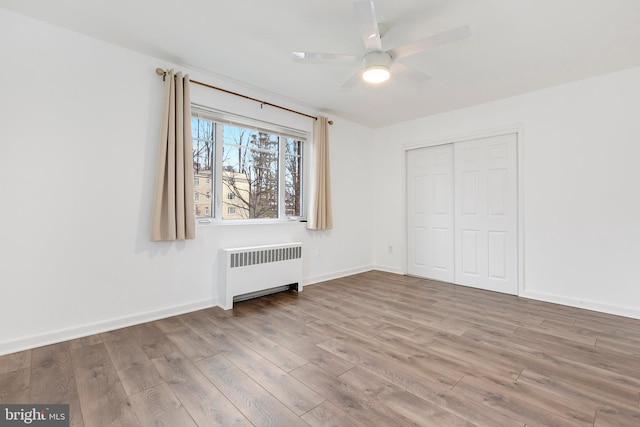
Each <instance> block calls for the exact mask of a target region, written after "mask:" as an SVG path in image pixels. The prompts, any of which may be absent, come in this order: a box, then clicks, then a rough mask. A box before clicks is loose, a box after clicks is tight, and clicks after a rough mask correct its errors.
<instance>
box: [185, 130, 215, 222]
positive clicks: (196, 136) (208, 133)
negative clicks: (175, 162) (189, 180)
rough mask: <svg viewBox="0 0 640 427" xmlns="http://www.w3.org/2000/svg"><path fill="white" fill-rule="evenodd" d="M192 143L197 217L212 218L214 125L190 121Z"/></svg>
mask: <svg viewBox="0 0 640 427" xmlns="http://www.w3.org/2000/svg"><path fill="white" fill-rule="evenodd" d="M191 135H192V142H193V175H194V178H195V179H194V190H195V209H196V216H197V217H205V216H206V217H211V216H213V204H212V202H213V200H214V198H213V197H212V195H213V186H212V184H211V182H212V181H213V180H212V179H211V178H212V176H213V165H214V160H213V154H214V141H215V124H214V123H213V122H211V121H209V120H203V119H198V118H195V117H194V118H192V119H191Z"/></svg>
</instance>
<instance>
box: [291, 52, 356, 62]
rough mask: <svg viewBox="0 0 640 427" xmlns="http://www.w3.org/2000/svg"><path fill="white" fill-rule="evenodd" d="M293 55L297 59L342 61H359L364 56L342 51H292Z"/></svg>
mask: <svg viewBox="0 0 640 427" xmlns="http://www.w3.org/2000/svg"><path fill="white" fill-rule="evenodd" d="M291 57H292V58H293V59H294V60H296V61H340V62H358V61H361V60H362V57H360V56H358V55H348V54H342V53H318V52H291Z"/></svg>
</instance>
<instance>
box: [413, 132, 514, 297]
mask: <svg viewBox="0 0 640 427" xmlns="http://www.w3.org/2000/svg"><path fill="white" fill-rule="evenodd" d="M516 138H517V136H516V134H507V135H500V136H494V137H488V138H480V139H475V140H469V141H462V142H456V143H453V144H446V145H440V146H435V147H427V148H420V149H417V150H410V151H408V152H407V165H408V167H407V190H408V192H407V214H408V215H407V223H408V228H407V232H408V236H407V237H408V243H409V245H408V255H409V258H408V273H409V274H411V275H415V276H420V277H425V278H430V279H436V280H442V281H448V282H453V283H457V284H461V285H467V286H473V287H477V288H482V289H487V290H492V291H498V292H503V293H509V294H517V293H518V281H517V265H518V252H517V251H518V222H517V218H518V213H517V208H518V205H517V200H518V197H517V152H516V150H517V140H516Z"/></svg>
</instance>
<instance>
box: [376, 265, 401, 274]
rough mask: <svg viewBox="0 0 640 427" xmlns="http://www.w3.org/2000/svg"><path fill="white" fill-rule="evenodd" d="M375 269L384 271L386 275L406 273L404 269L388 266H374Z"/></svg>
mask: <svg viewBox="0 0 640 427" xmlns="http://www.w3.org/2000/svg"><path fill="white" fill-rule="evenodd" d="M373 269H374V270H377V271H383V272H385V273H393V274H405V273H404V271H402V268H399V267H390V266H386V265H374V266H373Z"/></svg>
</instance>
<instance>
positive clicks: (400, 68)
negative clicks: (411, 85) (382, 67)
mask: <svg viewBox="0 0 640 427" xmlns="http://www.w3.org/2000/svg"><path fill="white" fill-rule="evenodd" d="M391 73H392V74H395V75H398V76H401V77H404V78H405V79H407V80H411V81H413V82H415V83H424V82H426V81H427V80H429V79H430V78H431V77H430V76H427V75H426V74H425V73H423V72H421V71H418V70H416V69H415V68H411V67H409V66H407V65H404V64H402V63H400V62H394V63H393V64H391Z"/></svg>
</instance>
